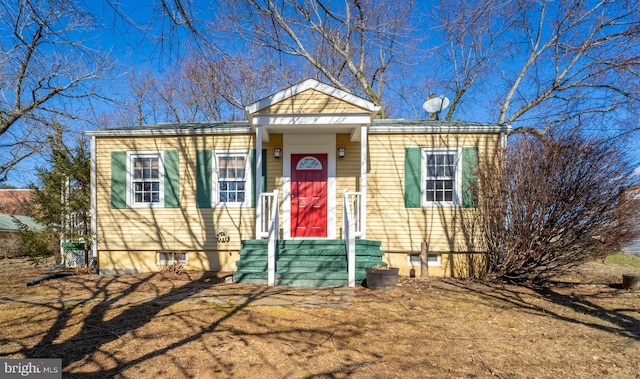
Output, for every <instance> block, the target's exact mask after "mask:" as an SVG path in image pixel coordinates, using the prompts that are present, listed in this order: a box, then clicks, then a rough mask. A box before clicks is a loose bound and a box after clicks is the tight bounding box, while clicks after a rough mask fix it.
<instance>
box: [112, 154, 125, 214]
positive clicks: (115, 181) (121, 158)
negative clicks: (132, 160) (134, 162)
mask: <svg viewBox="0 0 640 379" xmlns="http://www.w3.org/2000/svg"><path fill="white" fill-rule="evenodd" d="M126 207H127V153H125V152H124V151H113V152H111V208H116V209H122V208H126Z"/></svg>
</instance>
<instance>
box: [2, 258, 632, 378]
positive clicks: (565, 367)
mask: <svg viewBox="0 0 640 379" xmlns="http://www.w3.org/2000/svg"><path fill="white" fill-rule="evenodd" d="M638 267H640V266H638ZM634 270H635V271H634ZM627 272H629V269H628V268H623V267H619V266H612V265H610V264H604V263H591V264H588V265H585V266H584V267H583V268H581V270H580V271H579V272H578V273H576V274H575V275H572V276H570V277H563V278H558V282H556V283H554V285H552V286H548V287H542V288H525V287H515V286H493V285H492V286H488V285H482V284H477V283H470V282H465V281H458V280H453V279H437V278H431V279H418V278H413V279H412V278H401V280H400V282H399V285H398V287H397V288H396V289H394V290H392V291H387V292H382V291H373V290H369V289H367V288H362V287H359V288H356V289H354V290H349V289H340V290H339V291H334V290H309V289H300V288H290V287H272V288H269V287H263V286H252V285H239V284H233V283H224V281H223V280H222V278H220V277H218V276H216V275H213V274H209V275H204V274H202V273H194V272H186V273H183V274H181V275H177V274H174V273H157V274H144V275H143V274H140V275H121V276H95V275H88V274H79V275H73V276H67V277H63V278H58V279H51V280H47V281H43V282H41V283H39V284H37V285H34V286H30V287H27V286H26V283H27V282H28V281H30V280H32V279H35V278H38V277H41V276H43V275H46V274H50V273H51V270H45V269H42V268H33V267H32V266H29V265H28V264H26V262H24V261H22V260H18V259H4V260H0V330H2V334H1V335H0V357H1V358H62V361H63V371H64V375H63V377H64V378H112V377H115V378H154V379H159V378H227V377H234V378H235V377H237V378H347V377H349V378H492V377H497V378H563V379H567V378H605V377H606V378H633V379H638V378H640V293H639V292H628V291H624V290H622V289H621V288H620V283H621V275H622V273H627ZM631 272H636V273H639V271H638V269H637V268H634V269H633V270H631ZM310 300H313V301H310Z"/></svg>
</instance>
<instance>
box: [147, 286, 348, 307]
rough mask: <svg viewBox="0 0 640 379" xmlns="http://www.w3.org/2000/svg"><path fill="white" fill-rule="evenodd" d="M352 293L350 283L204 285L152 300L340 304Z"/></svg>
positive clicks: (161, 301)
mask: <svg viewBox="0 0 640 379" xmlns="http://www.w3.org/2000/svg"><path fill="white" fill-rule="evenodd" d="M354 297H355V292H354V290H353V288H351V287H327V288H300V287H284V286H281V287H256V291H254V292H244V293H241V292H236V291H233V290H230V289H227V290H215V289H207V290H204V291H201V292H198V293H195V294H188V293H185V294H174V295H169V296H163V297H159V298H157V299H156V300H155V302H157V303H160V304H166V303H167V302H178V301H189V302H199V301H204V302H208V303H214V304H221V305H245V306H292V305H299V306H303V307H331V308H336V307H344V306H346V305H347V304H348V303H349V301H351V300H352V299H353V298H354Z"/></svg>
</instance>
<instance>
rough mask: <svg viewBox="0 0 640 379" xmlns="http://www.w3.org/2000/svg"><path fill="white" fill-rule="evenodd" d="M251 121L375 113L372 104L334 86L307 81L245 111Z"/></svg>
mask: <svg viewBox="0 0 640 379" xmlns="http://www.w3.org/2000/svg"><path fill="white" fill-rule="evenodd" d="M245 109H246V112H247V115H248V116H249V118H251V116H254V115H265V114H323V113H372V114H375V113H377V112H378V110H379V109H380V107H379V106H376V105H375V104H373V103H372V102H370V101H368V100H366V99H363V98H361V97H358V96H355V95H352V94H350V93H348V92H345V91H342V90H340V89H337V88H335V87H332V86H329V85H326V84H323V83H320V82H318V81H317V80H315V79H307V80H305V81H303V82H301V83H298V84H296V85H294V86H292V87H289V88H287V89H285V90H282V91H280V92H278V93H275V94H273V95H271V96H268V97H266V98H264V99H262V100H259V101H257V102H255V103H253V104H251V105H248V106H247V107H246V108H245Z"/></svg>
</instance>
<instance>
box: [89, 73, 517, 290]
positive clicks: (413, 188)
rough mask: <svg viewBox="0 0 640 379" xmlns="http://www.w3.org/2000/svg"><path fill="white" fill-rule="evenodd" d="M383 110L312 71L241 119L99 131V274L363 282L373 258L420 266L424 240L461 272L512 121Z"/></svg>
mask: <svg viewBox="0 0 640 379" xmlns="http://www.w3.org/2000/svg"><path fill="white" fill-rule="evenodd" d="M378 110H379V107H378V106H376V105H374V104H373V103H371V102H370V101H368V100H366V99H363V98H360V97H357V96H354V95H352V94H349V93H347V92H344V91H341V90H339V89H336V88H334V87H331V86H328V85H326V84H323V83H320V82H318V81H316V80H313V79H309V80H306V81H304V82H301V83H299V84H297V85H294V86H292V87H290V88H287V89H285V90H283V91H280V92H278V93H276V94H273V95H271V96H269V97H266V98H264V99H262V100H259V101H257V102H255V103H253V104H251V105H249V106H247V107H246V114H247V121H243V122H221V123H187V124H157V125H142V126H134V127H129V128H119V129H110V130H99V131H92V132H89V133H88V135H89V136H91V154H92V155H91V165H92V167H91V168H92V212H93V213H92V214H93V223H92V225H93V238H94V241H93V245H92V246H93V254H94V256H95V257H97V262H98V269H99V272H100V273H124V272H144V271H157V270H160V269H162V268H163V266H166V265H171V264H180V265H183V266H185V267H186V268H187V269H191V270H212V271H230V272H235V274H234V278H235V279H236V280H237V281H243V282H254V283H268V284H294V285H298V284H299V285H340V284H343V285H346V284H349V285H354V284H357V283H359V282H361V281H362V279H363V273H364V267H366V266H368V265H375V264H384V263H386V264H387V265H389V266H391V267H397V268H399V269H400V274H401V275H411V274H416V275H419V274H420V258H419V256H418V254H419V253H420V248H421V244H422V242H423V241H426V242H427V243H428V247H429V259H428V261H429V262H428V263H429V272H430V275H456V274H457V272H456V270H457V267H456V261H457V259H464V258H465V257H466V256H469V255H470V254H473V253H478V252H481V251H482V247H481V244H478V242H477V241H476V238H475V235H476V234H474V226H473V225H472V223H471V222H469V220H472V217H470V216H471V215H473V212H474V206H475V200H476V196H478V193H477V186H476V185H475V184H476V183H475V176H474V175H475V170H476V167H477V164H478V160H479V159H485V157H489V156H493V155H494V154H495V152H496V151H499V150H500V149H502V146H503V143H504V138H505V135H506V133H507V132H508V131H509V127H508V126H505V125H491V124H479V123H469V122H459V121H436V120H416V121H408V120H381V119H376V115H377V112H378ZM310 262H315V263H314V265H312V266H310V267H307V268H305V265H307V264H309V263H310ZM310 278H312V279H314V280H316V281H315V282H314V281H309V280H307V281H304V280H302V279H310ZM296 279H299V280H298V281H296ZM320 279H322V280H320ZM300 280H302V281H300Z"/></svg>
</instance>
